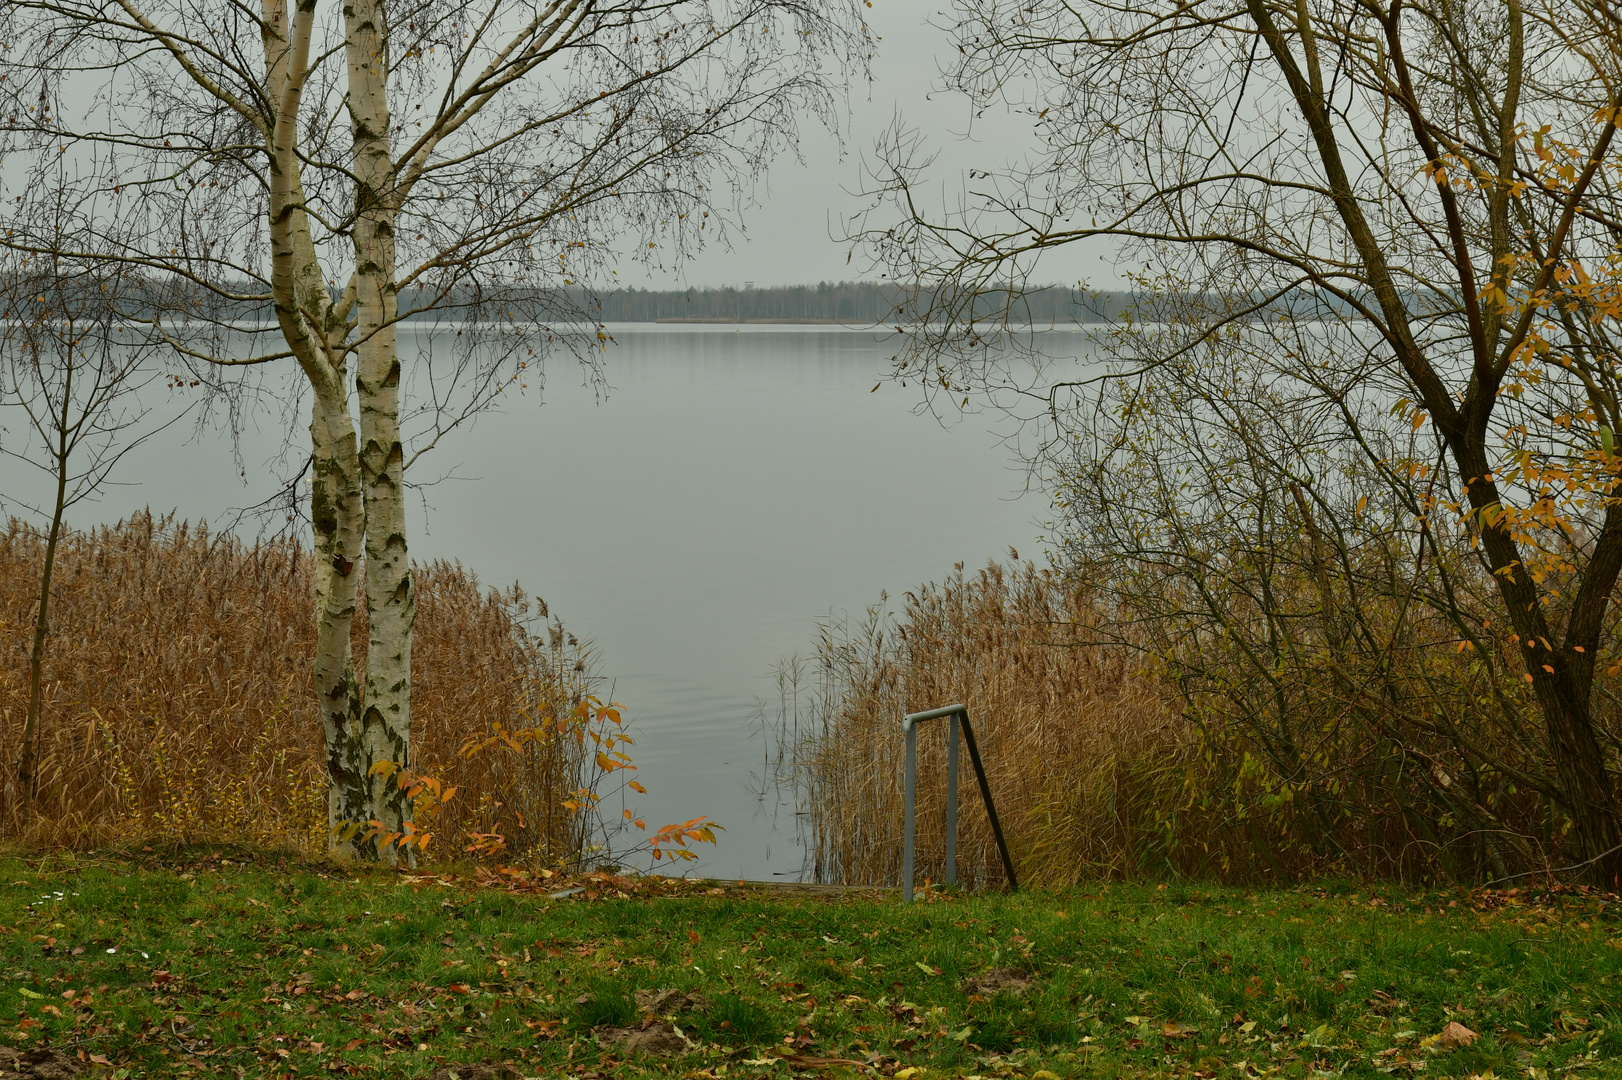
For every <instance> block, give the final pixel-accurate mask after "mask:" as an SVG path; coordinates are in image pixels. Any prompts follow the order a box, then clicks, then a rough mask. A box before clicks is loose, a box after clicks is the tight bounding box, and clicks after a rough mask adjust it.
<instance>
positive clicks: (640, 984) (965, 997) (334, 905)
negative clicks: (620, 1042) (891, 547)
mask: <svg viewBox="0 0 1622 1080" xmlns="http://www.w3.org/2000/svg"><path fill="white" fill-rule="evenodd" d="M245 863H246V864H245ZM594 891H596V892H600V893H602V894H603V895H600V896H598V897H597V898H596V899H590V900H588V899H585V898H584V897H577V898H574V899H568V900H549V899H547V898H546V896H545V894H544V893H542V892H527V893H513V892H507V891H501V890H498V889H493V888H476V887H473V886H471V885H469V884H467V883H464V882H461V881H455V880H452V881H449V882H448V883H447V882H446V881H445V880H436V879H417V880H415V881H412V880H407V879H403V878H402V877H401V876H400V875H397V874H393V873H388V872H370V873H345V872H343V871H339V870H334V869H331V868H327V869H321V868H310V867H297V866H288V867H285V868H282V867H278V866H277V865H276V863H275V861H274V859H273V858H272V857H263V856H252V855H244V853H224V854H223V855H222V854H221V853H214V854H208V853H202V852H189V853H181V854H179V855H175V856H172V857H165V858H163V859H162V860H161V861H160V860H159V857H158V856H155V855H153V856H146V857H144V858H143V857H141V856H135V857H132V858H120V859H113V858H106V859H79V860H77V861H75V860H72V859H66V858H59V857H52V858H49V859H46V860H43V861H42V860H38V859H31V860H23V859H17V858H10V859H5V860H0V924H3V925H4V932H0V957H3V959H0V1025H3V1026H0V1043H5V1044H9V1045H11V1046H15V1047H26V1046H36V1045H40V1044H42V1043H44V1044H47V1045H50V1046H54V1047H56V1048H58V1049H60V1050H62V1051H64V1052H66V1053H68V1054H72V1055H75V1056H77V1055H79V1054H81V1053H82V1054H84V1056H85V1059H86V1060H87V1061H89V1060H92V1058H91V1056H92V1055H95V1058H96V1059H104V1060H105V1061H106V1062H108V1064H106V1065H101V1064H97V1065H95V1066H94V1067H93V1071H94V1072H95V1073H99V1074H101V1075H105V1076H118V1075H121V1076H126V1077H180V1076H188V1075H218V1076H224V1077H266V1076H288V1075H291V1076H316V1075H321V1076H342V1075H356V1076H376V1077H402V1078H408V1077H426V1076H428V1075H429V1074H430V1073H432V1072H434V1070H435V1069H436V1068H438V1067H440V1066H443V1065H446V1064H450V1065H452V1066H453V1067H454V1066H455V1065H456V1064H457V1063H481V1062H482V1063H495V1062H502V1061H509V1062H514V1063H517V1064H518V1065H519V1066H520V1072H521V1073H522V1074H523V1075H551V1076H563V1075H574V1076H588V1075H592V1074H596V1075H598V1076H610V1075H613V1076H636V1075H644V1074H646V1075H670V1076H695V1077H715V1078H721V1077H725V1078H728V1080H730V1078H736V1077H758V1076H766V1075H773V1076H779V1077H786V1076H788V1075H790V1074H791V1067H790V1065H789V1064H788V1063H784V1062H781V1061H775V1060H768V1058H771V1057H772V1056H774V1054H777V1055H780V1054H783V1053H786V1052H797V1053H798V1054H800V1055H803V1056H812V1057H828V1058H851V1059H856V1060H862V1061H866V1060H872V1061H873V1062H874V1063H875V1066H876V1068H877V1069H878V1070H879V1071H880V1072H883V1073H885V1074H889V1075H894V1074H896V1073H898V1072H899V1073H901V1074H902V1076H903V1078H904V1080H905V1078H907V1077H913V1076H921V1077H932V1076H956V1075H976V1074H977V1075H980V1076H985V1077H992V1076H1023V1077H1027V1078H1034V1080H1047V1078H1046V1077H1040V1076H1039V1075H1038V1074H1040V1073H1042V1072H1046V1073H1050V1074H1052V1075H1053V1076H1055V1077H1065V1076H1100V1077H1109V1076H1185V1077H1192V1076H1200V1077H1215V1076H1221V1077H1239V1076H1256V1075H1278V1076H1284V1077H1306V1076H1310V1075H1312V1074H1314V1073H1339V1074H1343V1075H1346V1076H1368V1077H1374V1076H1377V1075H1381V1073H1382V1070H1385V1071H1389V1072H1390V1073H1391V1074H1392V1075H1396V1076H1399V1077H1407V1076H1411V1075H1415V1074H1416V1073H1417V1074H1418V1075H1420V1076H1421V1077H1424V1078H1437V1077H1444V1076H1447V1077H1460V1078H1462V1077H1468V1076H1479V1075H1483V1074H1485V1073H1487V1072H1488V1071H1489V1070H1491V1071H1492V1073H1493V1074H1494V1075H1495V1076H1497V1077H1510V1076H1527V1075H1528V1074H1529V1070H1536V1071H1535V1072H1534V1073H1532V1075H1534V1076H1536V1077H1539V1078H1541V1077H1544V1076H1547V1077H1549V1078H1551V1080H1552V1078H1554V1077H1557V1076H1560V1075H1576V1076H1581V1077H1592V1076H1622V948H1619V946H1622V936H1619V935H1622V920H1619V919H1618V918H1617V916H1616V915H1614V914H1613V913H1612V909H1611V907H1610V906H1607V905H1606V904H1605V903H1603V902H1601V900H1599V899H1598V898H1596V897H1591V896H1586V895H1582V894H1573V893H1568V894H1566V895H1562V896H1560V897H1558V898H1550V897H1547V896H1544V895H1543V894H1540V893H1536V892H1526V893H1522V894H1519V895H1516V896H1512V897H1508V898H1504V897H1502V896H1493V897H1484V896H1481V895H1472V894H1466V893H1461V892H1434V891H1432V892H1419V891H1402V890H1395V889H1390V888H1384V887H1379V888H1374V889H1370V888H1368V887H1358V886H1354V885H1349V884H1331V885H1326V886H1324V887H1320V888H1313V889H1296V890H1288V891H1269V892H1250V891H1246V890H1242V889H1227V888H1216V887H1209V888H1207V887H1201V888H1194V887H1190V886H1172V887H1160V888H1156V887H1153V886H1106V885H1099V886H1094V887H1091V888H1088V889H1082V890H1076V891H1073V892H1066V893H1030V894H1020V895H1014V896H986V897H974V898H945V899H938V900H933V901H931V902H928V903H920V904H917V905H914V906H912V907H910V908H902V907H900V906H898V905H897V904H896V903H895V902H894V900H893V898H892V897H891V896H887V895H885V894H862V895H855V896H849V897H825V896H813V897H784V896H781V895H775V894H770V893H766V892H762V891H757V890H753V889H742V888H738V887H736V886H735V885H734V886H725V885H722V886H720V887H713V888H712V887H709V886H705V887H693V886H689V887H686V888H684V889H682V890H680V892H679V895H663V896H635V897H632V898H629V899H619V898H617V897H615V896H614V893H615V892H616V890H614V889H612V888H607V889H604V888H603V887H601V886H598V887H597V888H596V889H595V890H594ZM1002 967H1018V968H1023V969H1025V970H1027V971H1029V972H1030V973H1032V974H1033V975H1034V977H1035V987H1034V988H1033V989H1032V990H1031V991H1030V992H1028V993H1025V994H1023V995H1018V994H1010V993H1007V992H1003V993H997V994H993V995H991V996H990V997H986V998H983V999H982V998H978V997H974V996H971V995H969V994H967V993H965V991H964V989H963V986H962V984H963V982H964V981H965V980H967V979H970V978H973V977H975V976H979V975H981V974H983V973H985V972H986V971H988V970H992V969H996V968H1002ZM663 988H676V989H680V990H683V991H699V992H701V993H703V994H704V995H705V996H707V997H708V998H709V999H710V1001H711V1007H710V1010H709V1011H708V1012H707V1013H703V1014H682V1015H681V1016H679V1017H678V1018H677V1024H678V1026H679V1027H680V1028H681V1030H682V1031H683V1032H684V1033H685V1034H686V1035H687V1036H688V1037H689V1038H691V1039H692V1040H694V1042H695V1043H696V1044H697V1049H695V1050H694V1051H693V1052H691V1053H689V1054H687V1055H686V1056H683V1057H677V1058H666V1059H657V1060H655V1059H643V1060H638V1061H633V1062H622V1061H618V1060H617V1059H616V1058H615V1057H614V1056H613V1055H611V1054H609V1053H608V1052H607V1051H605V1050H604V1049H603V1048H602V1047H601V1046H599V1045H598V1043H597V1041H596V1039H595V1037H594V1035H593V1032H592V1028H593V1027H594V1026H595V1025H598V1024H610V1025H615V1026H623V1025H625V1024H629V1023H634V1022H636V1020H637V1011H636V1005H635V1000H634V992H635V991H636V990H639V989H663ZM1453 1020H1456V1021H1458V1022H1460V1023H1462V1024H1464V1025H1465V1026H1467V1027H1469V1028H1471V1029H1472V1030H1474V1031H1476V1032H1478V1033H1480V1036H1481V1037H1480V1039H1479V1041H1477V1042H1476V1043H1475V1044H1474V1045H1472V1046H1469V1047H1468V1048H1462V1049H1453V1050H1441V1049H1436V1048H1426V1047H1425V1046H1424V1040H1425V1039H1426V1038H1427V1037H1429V1036H1434V1035H1436V1034H1437V1033H1439V1032H1440V1031H1441V1030H1442V1029H1443V1028H1444V1027H1445V1026H1446V1025H1447V1024H1448V1023H1449V1022H1450V1021H1453ZM908 1068H920V1069H921V1072H920V1073H917V1074H912V1073H907V1072H906V1070H907V1069H908ZM841 1070H843V1071H844V1072H846V1073H850V1074H855V1072H856V1070H855V1069H852V1068H849V1067H843V1066H842V1067H834V1068H832V1069H831V1070H828V1071H832V1072H834V1073H839V1072H840V1071H841ZM1561 1070H1565V1072H1564V1073H1562V1071H1561ZM439 1075H441V1076H443V1075H445V1074H444V1073H440V1074H439Z"/></svg>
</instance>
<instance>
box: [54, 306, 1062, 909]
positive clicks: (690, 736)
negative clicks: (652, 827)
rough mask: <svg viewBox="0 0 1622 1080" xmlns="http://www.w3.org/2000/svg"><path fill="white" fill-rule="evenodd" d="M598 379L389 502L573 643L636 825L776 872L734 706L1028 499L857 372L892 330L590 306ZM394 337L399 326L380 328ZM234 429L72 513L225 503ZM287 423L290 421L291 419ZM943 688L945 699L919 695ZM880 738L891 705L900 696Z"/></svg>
mask: <svg viewBox="0 0 1622 1080" xmlns="http://www.w3.org/2000/svg"><path fill="white" fill-rule="evenodd" d="M611 331H612V333H613V335H614V337H615V339H616V341H617V345H615V346H613V347H611V348H610V349H609V351H608V354H607V372H608V380H609V384H610V392H609V393H608V395H607V396H606V398H605V399H604V400H602V401H601V402H600V403H599V401H598V399H597V394H596V393H595V391H594V390H593V389H591V388H590V387H587V386H585V385H583V383H582V381H581V380H580V379H579V378H578V376H577V374H576V371H575V370H574V369H572V368H569V367H566V366H564V365H559V366H558V367H556V368H555V369H554V370H553V371H551V372H550V374H549V377H548V381H547V392H546V399H545V404H544V405H543V404H540V403H539V401H538V400H537V399H536V398H535V397H529V398H518V399H514V400H512V401H510V402H508V403H507V404H506V406H505V407H504V408H503V409H502V410H501V411H499V412H493V413H490V414H487V415H485V416H484V417H482V418H481V419H480V420H479V421H478V423H477V424H476V425H475V426H473V427H472V428H471V429H468V430H463V431H458V432H455V433H453V434H452V435H451V436H449V437H448V438H447V439H446V441H445V442H444V443H443V444H442V447H441V448H440V449H439V450H436V451H435V452H434V454H433V455H431V456H430V457H429V458H427V459H425V460H424V461H423V462H422V463H420V464H419V465H418V467H417V470H416V473H415V477H416V479H418V480H422V479H426V478H428V477H431V476H437V475H440V474H442V473H447V472H448V473H451V474H452V475H453V478H452V479H448V480H445V481H443V482H441V483H438V484H435V485H433V486H432V487H430V488H428V489H426V491H425V492H424V495H425V497H426V506H425V505H424V504H423V502H420V501H414V502H413V504H412V514H413V520H412V529H413V535H412V537H411V545H412V551H413V554H414V556H415V557H416V558H418V559H421V560H427V559H433V558H447V559H459V560H461V562H462V563H463V564H464V565H466V566H469V567H471V568H472V569H474V570H475V571H477V572H478V574H479V575H480V577H481V578H482V579H483V580H484V581H485V582H486V583H488V584H491V585H500V584H505V583H510V582H512V581H514V580H517V581H519V582H521V583H522V584H523V585H524V587H525V588H526V589H527V590H528V591H529V592H530V593H531V594H532V595H536V596H540V597H543V598H545V600H546V601H547V603H548V605H550V607H551V610H552V612H553V613H554V614H556V615H559V616H561V617H562V619H563V620H564V623H565V625H566V626H567V627H568V629H569V630H570V631H572V632H573V633H576V634H578V635H579V636H581V637H582V638H586V639H589V640H591V641H593V642H594V643H595V645H596V647H597V649H598V653H599V656H600V658H601V663H600V668H601V671H602V673H603V674H604V675H605V676H607V677H608V678H609V679H611V680H612V683H613V685H612V691H611V692H612V696H613V698H614V699H615V700H617V701H619V702H622V703H623V704H624V705H625V706H626V707H627V711H628V714H629V717H630V720H631V723H632V725H633V728H634V733H635V734H636V736H637V744H636V746H635V747H634V748H633V756H634V760H635V761H636V763H637V765H638V766H639V772H638V774H637V775H638V779H640V780H641V782H642V783H643V784H644V785H646V787H647V788H648V795H647V796H646V797H643V798H641V799H640V801H639V802H638V803H637V804H635V807H636V809H637V811H638V813H639V814H641V815H642V816H644V817H645V818H647V819H648V820H649V823H650V824H664V823H666V822H670V821H677V820H685V819H687V818H691V817H695V816H697V815H699V814H708V815H709V816H710V817H712V818H714V819H715V820H717V821H719V822H721V823H722V824H723V825H725V826H726V832H725V833H723V834H721V842H720V844H719V846H718V848H717V849H715V850H714V851H709V850H703V851H701V854H702V856H703V861H702V863H700V864H698V870H697V872H699V873H702V874H704V875H707V876H718V877H747V878H757V879H758V878H768V877H771V876H773V875H776V876H778V877H779V878H780V879H783V878H796V877H798V874H799V871H800V850H799V847H798V844H797V842H796V837H795V829H794V817H793V809H794V808H793V807H792V806H788V805H784V804H782V803H781V802H780V801H779V800H778V799H777V798H776V797H774V796H771V795H767V796H765V797H761V796H759V795H758V783H755V784H752V783H751V770H752V769H753V770H754V773H755V774H756V775H757V776H758V773H759V771H760V769H759V759H760V757H761V755H762V752H763V750H764V746H763V744H762V741H761V740H760V739H758V738H755V739H752V738H751V737H750V730H751V725H750V723H749V721H750V718H751V717H752V716H753V715H754V714H755V713H756V710H757V706H758V703H759V702H760V701H761V700H763V699H769V700H771V701H773V702H775V683H774V679H773V668H774V665H775V664H776V663H777V662H778V661H779V660H780V659H781V658H783V657H786V656H788V655H790V654H793V653H796V652H799V653H802V654H805V653H808V652H809V651H810V648H809V647H810V643H811V641H812V639H813V634H814V630H815V623H816V620H817V619H818V618H819V617H828V616H830V615H832V616H835V617H839V616H844V615H847V614H848V615H850V616H852V617H855V618H859V617H860V616H861V615H862V613H863V611H864V609H865V608H866V607H868V606H869V605H871V604H875V603H877V602H878V600H879V595H880V592H881V590H885V589H888V590H889V592H890V593H891V594H892V595H893V596H898V595H899V594H900V593H901V592H902V591H903V590H905V589H908V588H911V587H913V586H914V585H916V584H918V583H919V582H921V581H924V580H928V579H932V578H939V577H942V576H944V575H945V574H946V573H948V572H949V571H950V570H951V568H952V564H953V563H954V562H959V561H962V562H965V563H967V564H969V565H970V566H971V567H972V566H974V565H977V564H983V563H984V562H986V561H987V560H988V559H991V558H996V557H1000V556H1005V555H1006V553H1007V550H1008V548H1009V546H1011V545H1012V546H1015V547H1017V548H1019V549H1020V551H1021V554H1022V555H1027V556H1029V555H1034V554H1036V549H1037V547H1038V537H1039V535H1040V533H1041V527H1040V521H1041V520H1045V518H1046V514H1047V503H1046V501H1045V499H1043V498H1042V497H1041V496H1040V495H1039V494H1032V495H1028V496H1024V497H1021V496H1020V494H1019V493H1020V491H1021V490H1022V489H1023V486H1024V479H1025V474H1024V470H1023V468H1022V467H1021V466H1020V465H1019V463H1018V462H1017V461H1015V460H1014V458H1013V455H1012V454H1011V453H1010V451H1009V450H1008V449H1007V448H1005V447H1004V446H1003V445H1002V444H1001V443H1000V441H999V440H998V439H997V438H996V437H995V435H994V434H992V433H991V432H990V431H989V430H988V428H989V427H990V423H991V421H990V420H989V419H988V418H987V417H977V416H972V415H971V416H967V417H963V418H960V419H957V420H955V421H954V422H952V423H951V424H950V425H947V426H943V425H942V424H941V423H940V422H939V421H937V420H936V419H935V418H934V417H932V416H929V415H918V414H917V413H916V412H915V406H916V405H917V403H918V401H919V397H918V391H917V388H916V386H909V387H899V386H895V385H892V384H891V383H889V382H887V381H886V382H884V383H883V384H882V385H880V386H879V388H878V390H877V392H872V391H873V386H874V384H875V383H876V382H879V381H880V380H881V378H882V377H883V376H884V374H885V372H886V371H887V370H888V358H889V357H890V355H891V354H892V353H893V352H894V351H895V350H894V345H893V340H892V341H891V342H886V341H885V340H883V339H881V338H879V337H877V336H875V335H874V334H872V333H870V332H861V331H849V330H843V329H840V328H825V327H815V328H807V327H796V326H769V325H760V326H757V325H741V326H713V325H705V326H663V325H652V324H637V325H624V326H616V327H612V328H611ZM401 345H402V349H404V348H407V347H410V335H409V333H403V334H402V340H401ZM258 423H259V427H258V430H256V431H252V432H250V433H249V434H248V436H247V438H246V439H245V441H244V457H243V461H244V464H245V475H244V474H243V472H242V471H241V470H239V469H238V468H237V467H236V466H234V465H233V463H232V460H231V456H230V454H229V453H226V452H224V451H225V444H224V442H223V440H220V441H216V440H215V439H214V438H213V437H204V438H198V437H195V436H193V437H191V438H189V439H188V437H187V436H188V433H186V432H182V431H179V430H171V431H170V432H166V433H165V435H164V436H163V437H161V438H159V439H156V440H154V441H153V442H152V443H150V444H148V445H147V446H144V447H142V448H140V450H139V451H138V452H137V456H135V457H132V458H131V459H129V461H128V462H127V464H126V465H125V466H124V467H122V469H121V471H120V473H119V474H118V479H121V480H123V481H125V482H126V483H129V482H132V481H137V480H138V481H139V483H133V484H130V486H123V487H117V488H113V489H111V490H110V491H109V492H108V493H107V494H106V496H105V497H104V498H103V499H102V500H101V501H100V503H99V504H96V505H92V506H89V507H84V508H81V509H80V512H79V513H78V515H77V516H76V517H75V519H74V523H75V524H76V525H80V526H83V525H86V524H91V523H94V522H95V521H97V520H113V519H115V518H117V517H119V516H122V515H125V514H127V513H129V512H131V511H133V510H136V509H139V508H140V507H142V506H147V505H150V506H151V507H152V508H153V509H154V510H157V511H161V510H164V509H167V508H174V509H177V510H178V511H179V513H180V514H181V515H182V516H184V517H188V518H191V519H192V520H197V519H199V518H206V519H208V520H210V521H213V522H222V521H225V520H227V519H228V517H229V516H230V515H229V513H228V511H229V510H230V508H233V507H239V506H243V505H246V504H249V503H252V502H255V501H257V500H259V499H261V498H263V497H265V495H267V494H268V488H269V482H268V478H267V477H266V476H265V475H264V469H263V468H262V462H264V461H265V460H266V459H267V458H268V457H269V456H270V455H271V454H272V453H273V452H274V448H275V445H276V442H277V439H278V437H279V429H278V428H277V427H276V426H275V422H274V420H273V419H272V418H270V417H265V418H262V419H261V420H260V421H259V422H258ZM299 423H300V424H301V427H300V432H299V434H300V438H301V439H302V438H303V427H302V424H303V423H304V421H302V420H301V421H299ZM941 704H945V703H944V702H942V703H941ZM896 719H897V738H900V726H899V725H900V718H899V717H897V718H896Z"/></svg>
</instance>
